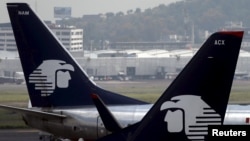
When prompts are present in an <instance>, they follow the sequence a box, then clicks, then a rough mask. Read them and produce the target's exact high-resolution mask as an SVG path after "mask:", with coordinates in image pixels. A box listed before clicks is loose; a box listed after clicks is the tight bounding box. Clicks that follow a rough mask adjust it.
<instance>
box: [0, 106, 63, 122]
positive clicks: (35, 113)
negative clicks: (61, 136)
mask: <svg viewBox="0 0 250 141" xmlns="http://www.w3.org/2000/svg"><path fill="white" fill-rule="evenodd" d="M0 108H2V109H6V110H10V111H14V112H17V113H20V114H25V115H32V116H38V117H44V118H46V119H51V120H61V119H64V118H66V116H65V115H60V114H55V113H48V112H43V111H38V110H32V109H27V108H19V107H13V106H7V105H0Z"/></svg>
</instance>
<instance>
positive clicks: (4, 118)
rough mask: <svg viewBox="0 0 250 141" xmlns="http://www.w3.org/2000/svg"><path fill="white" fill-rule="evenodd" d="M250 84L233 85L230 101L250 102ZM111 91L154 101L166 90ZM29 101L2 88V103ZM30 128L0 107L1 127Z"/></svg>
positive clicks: (130, 88)
mask: <svg viewBox="0 0 250 141" xmlns="http://www.w3.org/2000/svg"><path fill="white" fill-rule="evenodd" d="M249 86H250V85H248V84H245V85H244V84H243V85H242V84H238V83H236V84H235V85H233V88H232V93H231V95H230V99H229V101H230V102H237V101H240V102H247V103H250V87H249ZM109 90H111V91H114V92H117V93H120V94H123V95H127V96H129V97H133V98H136V99H140V100H143V101H147V102H150V103H154V102H155V101H156V100H157V99H158V98H159V97H160V95H161V94H162V93H163V91H164V90H165V86H164V87H158V86H157V85H142V87H138V86H136V85H135V86H134V85H132V84H131V85H128V86H123V87H113V88H112V89H109ZM27 103H28V94H27V91H26V90H25V89H21V90H19V89H15V88H14V89H6V90H2V89H1V90H0V104H6V105H14V106H21V107H26V106H27ZM12 128H29V127H27V126H26V125H25V123H24V122H23V121H22V117H21V115H20V114H18V113H15V112H11V111H6V110H2V109H0V129H12Z"/></svg>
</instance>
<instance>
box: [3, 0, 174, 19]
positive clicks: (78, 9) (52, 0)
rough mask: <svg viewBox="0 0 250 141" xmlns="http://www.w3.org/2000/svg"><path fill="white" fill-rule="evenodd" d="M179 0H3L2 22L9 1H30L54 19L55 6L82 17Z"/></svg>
mask: <svg viewBox="0 0 250 141" xmlns="http://www.w3.org/2000/svg"><path fill="white" fill-rule="evenodd" d="M176 1H178V0H1V1H0V23H5V22H9V17H8V12H7V8H6V3H7V2H25V3H28V4H29V5H30V6H31V7H32V8H33V9H34V10H35V11H36V12H37V13H38V15H39V16H40V17H41V18H42V19H43V20H51V21H54V18H53V16H54V14H53V10H54V7H56V6H57V7H72V16H73V17H82V15H89V14H100V13H102V14H105V13H107V12H113V13H117V12H120V11H122V12H124V13H126V12H127V11H128V10H131V9H132V10H135V9H136V8H140V9H141V10H142V11H144V10H145V9H147V8H154V7H157V6H159V5H160V4H165V5H168V4H169V3H173V2H176Z"/></svg>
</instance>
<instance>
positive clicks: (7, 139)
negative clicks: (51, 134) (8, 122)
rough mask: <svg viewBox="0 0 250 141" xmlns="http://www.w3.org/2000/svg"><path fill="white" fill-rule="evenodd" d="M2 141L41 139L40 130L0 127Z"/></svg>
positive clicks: (33, 140) (36, 140) (35, 140)
mask: <svg viewBox="0 0 250 141" xmlns="http://www.w3.org/2000/svg"><path fill="white" fill-rule="evenodd" d="M0 141H40V140H39V132H38V131H37V130H33V129H13V130H7V129H0Z"/></svg>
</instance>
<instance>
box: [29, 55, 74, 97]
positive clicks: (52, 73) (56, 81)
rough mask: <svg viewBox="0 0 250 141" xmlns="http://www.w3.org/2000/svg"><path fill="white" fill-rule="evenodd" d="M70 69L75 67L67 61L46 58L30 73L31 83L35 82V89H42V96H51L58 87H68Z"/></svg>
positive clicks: (72, 69)
mask: <svg viewBox="0 0 250 141" xmlns="http://www.w3.org/2000/svg"><path fill="white" fill-rule="evenodd" d="M69 71H74V68H73V66H72V65H70V64H67V63H66V62H65V61H61V60H45V61H43V63H42V64H41V65H40V66H38V67H37V69H36V70H34V71H33V72H32V73H31V74H30V76H29V83H34V84H35V90H40V91H41V96H43V97H45V96H50V95H51V94H52V93H53V92H54V90H55V89H56V88H68V86H69V80H70V79H71V76H70V73H69Z"/></svg>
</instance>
